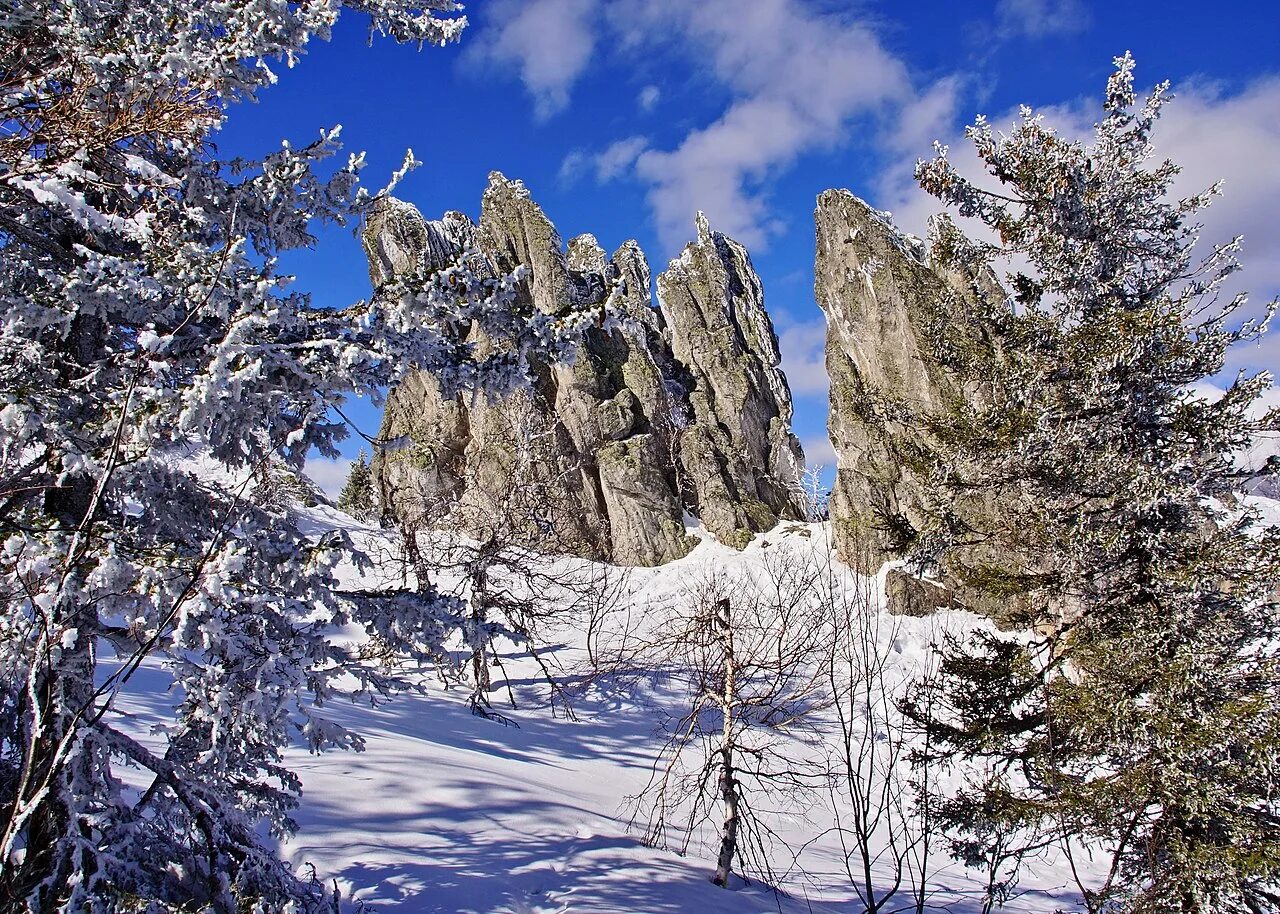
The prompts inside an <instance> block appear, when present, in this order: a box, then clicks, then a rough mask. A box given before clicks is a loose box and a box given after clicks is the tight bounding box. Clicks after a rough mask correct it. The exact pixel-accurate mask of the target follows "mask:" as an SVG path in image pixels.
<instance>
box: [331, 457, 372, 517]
mask: <svg viewBox="0 0 1280 914" xmlns="http://www.w3.org/2000/svg"><path fill="white" fill-rule="evenodd" d="M338 507H339V508H341V509H342V510H343V511H346V512H347V513H348V514H350V515H351V516H352V517H355V518H358V519H360V520H371V519H373V517H374V516H375V514H376V513H377V510H378V505H377V500H376V498H375V497H374V494H373V471H372V470H371V469H370V468H369V458H368V457H367V456H366V455H365V452H364V448H361V449H360V455H359V456H358V457H357V458H356V460H355V462H354V463H352V464H351V471H350V472H349V473H348V474H347V481H346V483H345V484H344V485H343V487H342V492H341V493H339V495H338Z"/></svg>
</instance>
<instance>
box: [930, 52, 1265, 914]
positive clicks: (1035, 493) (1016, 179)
mask: <svg viewBox="0 0 1280 914" xmlns="http://www.w3.org/2000/svg"><path fill="white" fill-rule="evenodd" d="M1167 90H1168V86H1167V84H1166V85H1161V86H1158V87H1156V88H1155V90H1154V91H1153V92H1152V93H1151V95H1150V96H1149V97H1148V98H1147V99H1146V100H1145V103H1144V104H1142V105H1141V106H1140V107H1139V106H1138V104H1137V96H1136V94H1135V92H1134V87H1133V60H1132V58H1131V57H1130V56H1129V55H1125V56H1124V57H1122V58H1118V59H1117V60H1116V70H1115V73H1114V74H1113V75H1112V77H1111V79H1110V81H1109V83H1108V86H1107V94H1106V99H1105V104H1104V107H1103V112H1102V118H1101V120H1100V121H1099V123H1098V124H1097V125H1096V127H1095V134H1094V137H1093V141H1092V143H1090V144H1088V145H1085V144H1081V143H1077V142H1073V141H1071V140H1069V139H1066V138H1064V137H1063V136H1061V135H1059V134H1058V133H1056V132H1055V131H1054V130H1053V129H1052V128H1051V127H1049V126H1048V125H1046V124H1045V123H1044V122H1043V121H1042V120H1041V118H1039V117H1037V116H1036V115H1035V114H1034V113H1033V112H1032V111H1030V110H1029V109H1025V108H1024V109H1023V111H1022V113H1021V119H1020V122H1019V123H1018V124H1017V126H1016V128H1015V129H1014V130H1012V132H1010V133H1009V134H1008V135H1003V134H998V133H996V132H995V131H994V130H993V129H992V128H991V127H990V125H989V124H987V123H986V121H985V120H983V119H981V118H980V119H979V120H978V121H977V123H976V124H975V126H973V127H971V128H969V130H968V136H969V138H970V139H971V140H972V141H973V143H974V145H975V146H976V148H977V151H978V154H979V156H980V158H981V159H982V161H983V163H984V164H985V166H986V169H987V172H988V173H989V174H990V175H992V176H993V177H994V178H995V179H996V180H997V181H998V182H999V185H1000V186H998V187H994V188H986V187H982V186H979V185H978V184H976V183H973V182H971V181H969V180H967V179H966V178H965V177H963V176H962V175H960V174H959V173H958V172H957V171H956V169H955V168H954V167H953V166H952V165H951V163H950V162H949V161H948V160H947V157H946V150H945V148H942V147H939V154H938V156H937V157H936V158H935V159H934V160H932V161H929V162H922V163H921V164H920V165H919V167H918V169H917V177H918V179H919V181H920V183H921V185H922V186H923V187H924V188H925V189H926V190H927V191H929V192H930V193H932V194H933V195H935V196H937V197H938V198H939V199H941V200H942V201H944V202H945V203H947V204H949V205H953V206H955V207H957V208H958V209H959V212H960V214H961V215H962V216H972V217H977V218H978V219H980V220H981V221H982V222H984V223H985V224H986V225H987V226H989V227H990V228H991V229H993V230H994V232H995V234H996V235H998V237H999V239H1000V246H998V247H994V246H992V247H985V246H981V245H965V244H958V245H956V246H955V250H952V251H949V252H944V253H946V254H947V256H951V257H958V258H965V259H967V260H969V261H970V262H971V263H972V262H973V261H975V260H976V261H980V262H982V261H985V262H988V263H990V262H995V260H996V258H998V257H1000V256H1003V255H1007V254H1014V255H1019V256H1020V257H1021V258H1023V260H1024V262H1025V263H1026V264H1027V265H1028V266H1027V268H1026V269H1024V270H1021V271H1019V272H1015V273H1013V274H1012V275H1010V276H1009V285H1010V287H1011V288H1012V289H1013V292H1014V299H1015V303H1016V306H1015V307H1013V308H1008V309H1006V310H1004V311H1003V313H1001V314H1000V315H999V316H998V320H999V324H1000V327H1001V330H1002V336H1001V339H1000V345H999V347H995V348H993V350H992V352H991V353H988V354H987V355H986V356H981V355H979V357H978V358H977V360H976V361H975V362H973V363H972V364H969V365H967V366H964V367H963V371H964V372H966V373H967V376H968V379H969V380H972V381H975V382H978V383H981V384H983V385H984V387H985V388H986V389H987V390H990V391H991V395H990V397H989V399H984V400H983V401H982V402H980V403H973V404H970V405H968V406H965V407H957V408H956V409H955V410H953V411H952V412H950V413H949V414H948V415H945V416H942V415H938V416H929V417H922V421H925V422H927V423H928V424H929V425H930V427H931V429H932V430H933V431H935V432H936V434H937V438H938V440H939V441H940V442H941V444H940V446H939V448H938V450H937V452H936V453H935V454H934V455H933V459H934V468H933V469H934V473H933V478H934V480H935V481H936V491H935V492H934V493H933V495H934V497H935V500H936V505H937V510H936V517H935V523H934V528H933V529H932V530H931V531H930V532H929V538H930V540H931V542H932V543H934V544H941V548H942V549H943V550H946V549H953V550H954V549H958V548H961V547H967V548H972V547H973V546H975V545H981V547H982V550H983V551H982V552H980V553H978V554H986V555H1002V556H1005V557H1010V556H1014V557H1017V560H1018V562H1019V563H1020V564H1019V566H1018V567H1016V568H1010V567H1002V568H999V569H992V568H986V569H984V568H982V567H976V568H971V569H970V571H971V572H972V574H970V575H969V576H968V579H967V580H966V581H965V584H966V586H971V587H976V588H979V589H983V590H985V591H986V593H987V594H988V595H990V596H999V597H1002V598H1004V599H1011V600H1012V599H1016V600H1018V601H1019V602H1020V603H1021V605H1022V606H1023V607H1025V608H1026V609H1027V611H1028V614H1029V616H1030V620H1029V621H1031V622H1033V623H1035V624H1036V628H1035V631H1036V632H1038V633H1039V634H1038V635H1037V636H1035V637H1033V638H1030V639H1028V638H1027V637H1025V636H1012V635H999V636H997V635H983V636H980V637H976V638H974V639H973V640H971V641H968V642H964V643H953V644H950V645H949V647H948V652H947V653H948V656H947V658H946V660H945V662H944V663H943V665H942V673H943V676H942V682H943V683H944V685H943V687H942V688H943V692H942V694H941V695H934V696H933V697H934V698H937V699H938V700H939V704H938V705H935V706H934V708H933V715H932V716H933V718H934V722H933V723H932V725H931V726H932V730H933V734H932V736H933V739H932V742H933V745H935V746H937V747H940V748H941V750H942V751H943V752H944V754H945V755H946V756H947V757H949V758H952V759H966V760H968V761H969V762H970V763H971V764H972V769H971V770H974V771H980V772H981V774H980V775H975V776H974V777H973V778H972V779H971V780H970V782H969V783H968V785H967V786H966V787H965V789H963V790H961V791H960V792H959V793H957V794H956V795H954V796H953V797H952V798H951V799H950V800H949V802H948V804H947V805H946V808H945V810H944V812H945V814H946V818H947V820H948V821H949V824H950V826H951V829H952V836H953V840H954V844H953V847H954V849H955V851H956V853H957V855H958V856H960V857H961V858H963V859H965V860H966V861H967V862H969V863H971V864H973V865H984V866H986V867H988V868H989V869H991V871H992V872H994V871H995V869H992V868H993V867H994V868H996V869H998V868H999V866H1000V865H1002V864H1003V863H1012V864H1016V861H1017V860H1018V858H1019V856H1020V854H1022V853H1024V852H1026V851H1029V850H1031V849H1034V848H1039V847H1043V846H1046V845H1053V846H1056V848H1057V849H1058V851H1059V852H1060V853H1062V854H1065V855H1066V856H1067V858H1068V860H1069V861H1070V863H1071V864H1072V866H1071V870H1072V872H1073V873H1074V874H1075V875H1076V878H1077V881H1078V887H1079V890H1080V893H1081V898H1082V903H1083V905H1084V907H1085V908H1086V909H1087V910H1089V911H1104V910H1116V911H1135V912H1136V911H1141V912H1155V911H1160V912H1165V911H1179V912H1246V911H1248V912H1252V914H1260V912H1264V911H1275V910H1277V909H1280V894H1278V892H1277V889H1278V888H1280V884H1278V881H1277V880H1278V879H1280V817H1278V815H1280V807H1278V805H1277V804H1278V801H1280V781H1278V780H1277V772H1280V701H1277V699H1278V698H1280V666H1278V659H1277V641H1276V639H1275V631H1276V617H1277V613H1276V602H1275V601H1276V594H1277V584H1280V530H1277V529H1276V528H1274V527H1264V526H1263V525H1262V524H1261V521H1260V519H1259V517H1258V516H1257V515H1256V513H1255V512H1253V511H1251V510H1250V509H1249V508H1248V506H1247V504H1245V503H1243V502H1242V500H1241V499H1240V498H1239V497H1238V493H1239V492H1240V491H1241V487H1242V483H1244V482H1246V481H1247V480H1248V478H1249V477H1250V476H1251V475H1257V474H1271V473H1274V472H1275V470H1276V467H1275V465H1274V461H1272V462H1271V463H1270V464H1268V465H1267V466H1265V467H1262V468H1260V469H1259V470H1258V471H1256V473H1251V472H1249V471H1246V470H1244V469H1243V468H1241V467H1240V466H1239V465H1238V464H1237V463H1236V461H1235V460H1234V459H1233V455H1235V454H1237V453H1238V452H1240V450H1241V449H1242V448H1244V447H1245V446H1247V445H1248V444H1249V442H1250V441H1251V440H1253V439H1254V438H1255V436H1257V435H1258V434H1260V433H1262V432H1266V431H1274V430H1275V429H1276V428H1277V425H1278V424H1280V423H1278V419H1280V417H1278V416H1277V415H1276V413H1274V412H1269V413H1262V412H1261V411H1259V410H1258V409H1257V401H1258V399H1259V397H1260V396H1261V395H1262V393H1263V392H1264V391H1265V390H1266V389H1267V387H1268V386H1269V384H1270V377H1269V376H1268V375H1267V374H1266V373H1258V374H1254V375H1251V376H1250V375H1246V374H1243V373H1242V374H1240V375H1238V376H1237V377H1236V378H1235V379H1234V380H1233V381H1232V382H1231V383H1230V385H1229V386H1228V388H1227V390H1226V393H1225V395H1223V396H1222V397H1221V398H1219V399H1216V400H1210V399H1206V398H1204V397H1201V396H1197V395H1195V394H1193V393H1191V392H1190V390H1189V387H1190V385H1192V384H1194V383H1195V382H1197V381H1200V380H1201V379H1204V378H1206V377H1210V376H1214V375H1215V374H1217V373H1218V372H1220V371H1221V370H1222V368H1223V365H1224V362H1225V358H1226V355H1227V353H1228V350H1229V349H1230V347H1231V346H1232V345H1234V344H1235V343H1237V342H1240V341H1242V340H1248V339H1253V338H1255V337H1256V336H1257V335H1258V334H1260V333H1261V332H1262V331H1263V329H1264V328H1265V324H1266V318H1267V317H1269V316H1270V313H1271V310H1272V309H1273V308H1274V303H1273V304H1272V306H1271V308H1268V309H1267V311H1266V316H1265V317H1263V318H1261V319H1255V320H1243V319H1241V317H1240V316H1241V315H1242V314H1243V311H1242V309H1243V308H1244V307H1245V304H1246V299H1245V297H1244V296H1243V295H1236V296H1234V297H1226V296H1225V295H1224V284H1225V282H1226V281H1227V280H1228V278H1229V277H1230V276H1231V275H1232V274H1234V273H1235V272H1236V270H1237V269H1238V268H1239V264H1238V262H1237V260H1236V256H1235V255H1236V252H1237V250H1238V249H1239V247H1240V239H1239V238H1236V239H1233V240H1232V241H1230V242H1228V243H1226V244H1221V245H1218V246H1214V247H1212V248H1210V249H1209V250H1208V252H1207V253H1205V254H1202V255H1198V254H1197V253H1196V252H1195V251H1194V250H1193V248H1194V247H1195V244H1196V242H1197V240H1198V225H1197V223H1196V221H1195V220H1196V214H1197V213H1198V212H1199V211H1200V210H1202V209H1203V208H1204V207H1205V206H1207V205H1208V204H1209V203H1210V201H1211V199H1212V197H1213V196H1214V195H1215V194H1216V192H1217V188H1216V187H1215V188H1212V189H1210V190H1209V191H1206V192H1205V193H1202V194H1197V195H1195V196H1192V197H1188V198H1185V199H1179V198H1177V197H1175V196H1173V195H1172V191H1171V187H1172V182H1173V180H1174V178H1175V176H1176V175H1177V174H1178V171H1179V169H1178V167H1177V166H1176V165H1175V164H1173V163H1170V162H1167V161H1165V162H1162V161H1158V160H1156V159H1155V158H1154V153H1153V148H1152V140H1151V135H1152V131H1153V129H1154V127H1155V125H1156V123H1157V119H1158V117H1159V115H1160V113H1161V110H1162V108H1163V107H1164V105H1165V104H1166V102H1167V101H1168V100H1169V98H1170V96H1169V94H1168V91H1167ZM1224 298H1225V302H1224V301H1223V299H1224ZM975 494H977V495H978V496H979V497H990V496H993V495H994V496H996V502H995V503H996V504H998V506H999V509H998V510H997V511H994V512H987V514H986V515H985V520H983V521H975V518H974V513H973V512H971V511H966V510H965V505H966V502H968V501H970V500H971V499H972V498H973V497H974V496H975ZM984 572H986V573H984ZM922 707H923V701H922V700H918V701H917V702H916V703H915V705H914V710H915V712H916V713H917V715H918V716H919V717H921V718H923V714H922V713H921V712H920V709H921V708H922ZM939 707H940V708H942V709H944V711H943V713H942V714H941V715H939ZM912 709H913V708H912V706H910V705H909V707H908V710H912ZM1084 848H1088V852H1089V854H1090V855H1092V856H1094V857H1095V859H1096V858H1097V856H1098V855H1099V854H1100V855H1101V859H1102V861H1103V866H1102V868H1101V871H1100V872H1098V871H1097V870H1096V869H1095V870H1094V872H1095V873H1098V875H1096V877H1089V876H1087V875H1086V868H1084V867H1080V866H1077V864H1079V863H1081V862H1082V861H1081V854H1082V853H1083V849H1084ZM1009 876H1011V872H1010V873H1007V874H1006V877H1009ZM998 889H999V884H998V881H996V882H993V891H998ZM996 900H997V901H998V900H999V899H996Z"/></svg>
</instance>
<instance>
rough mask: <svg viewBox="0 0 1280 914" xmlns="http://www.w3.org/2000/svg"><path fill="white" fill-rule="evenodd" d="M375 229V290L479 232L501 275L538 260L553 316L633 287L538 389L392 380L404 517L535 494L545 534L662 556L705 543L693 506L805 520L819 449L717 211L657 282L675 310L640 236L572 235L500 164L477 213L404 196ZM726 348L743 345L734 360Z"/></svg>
mask: <svg viewBox="0 0 1280 914" xmlns="http://www.w3.org/2000/svg"><path fill="white" fill-rule="evenodd" d="M363 241H364V246H365V251H366V254H367V255H368V257H369V263H370V276H371V278H372V279H373V281H374V284H375V287H376V286H378V285H381V284H382V283H385V282H387V281H389V280H391V279H393V278H395V277H396V276H400V275H402V274H404V273H405V272H406V271H409V270H424V271H428V272H429V271H430V270H431V269H435V268H437V267H439V266H441V265H443V264H444V263H446V262H447V261H448V259H449V258H451V257H453V256H456V254H457V253H458V251H460V250H461V249H462V248H463V247H464V246H469V245H475V246H477V247H478V248H479V249H480V250H481V251H483V252H484V253H485V254H486V255H487V256H488V257H489V258H490V260H491V261H492V262H493V263H494V266H495V268H496V269H498V270H500V271H504V272H507V271H511V270H514V269H515V268H516V267H517V266H524V267H526V268H528V275H527V276H526V278H525V280H524V281H523V282H522V284H521V288H520V290H519V294H520V296H521V297H522V298H523V300H524V302H525V303H526V304H532V305H533V306H534V307H535V308H537V309H539V310H541V311H543V312H544V313H549V314H557V313H561V312H563V311H566V310H568V309H569V308H571V307H584V306H587V307H589V306H593V305H597V304H601V303H603V302H604V301H605V299H606V298H607V297H608V296H609V295H610V294H611V293H612V291H613V290H615V289H616V290H617V293H618V297H617V299H616V301H617V304H618V308H619V310H620V311H621V312H622V313H623V314H624V315H625V316H626V317H628V318H630V321H629V322H627V326H626V327H625V328H623V329H613V330H610V331H608V332H606V331H605V330H604V329H601V328H592V329H591V330H589V331H588V332H587V334H586V338H585V340H584V342H583V344H582V345H581V346H580V347H579V351H578V354H577V358H576V359H575V361H574V362H573V364H571V365H565V364H556V365H544V366H539V367H538V368H537V370H536V378H535V383H534V385H533V388H532V390H529V391H526V392H521V393H519V394H517V395H514V396H513V397H511V398H508V399H506V400H502V401H496V402H489V401H486V400H485V399H484V398H483V397H472V398H468V399H466V400H464V399H463V398H461V397H454V398H445V397H444V396H442V394H441V390H440V387H439V385H438V384H437V383H436V381H435V379H434V378H432V377H431V376H430V375H426V374H423V373H418V374H415V375H413V376H412V377H410V378H408V379H407V380H406V381H405V382H404V383H403V384H401V385H400V386H399V387H398V388H397V389H395V390H393V391H392V392H391V393H390V395H389V397H388V402H387V407H386V411H385V414H384V419H383V427H382V430H381V434H380V437H381V439H382V441H383V442H384V446H383V447H382V448H381V449H380V452H379V453H378V454H377V455H376V456H375V458H374V475H375V478H376V480H377V482H378V485H379V487H380V494H381V497H382V504H383V505H384V507H385V508H386V509H387V511H388V512H389V513H390V514H391V515H392V516H393V517H394V518H395V519H397V520H398V521H400V522H402V523H410V524H414V525H426V526H429V525H434V524H437V523H443V522H449V521H452V522H455V523H460V524H461V525H462V526H463V527H465V526H466V518H467V517H468V516H475V514H476V512H481V513H483V512H485V511H499V510H505V508H504V505H507V506H512V505H514V504H515V501H519V510H520V512H522V513H523V514H527V515H529V516H530V517H532V518H534V522H533V523H532V526H531V527H530V528H529V530H528V531H527V536H526V537H525V538H526V539H527V540H528V541H529V545H532V546H537V547H542V548H546V549H548V550H551V551H563V552H571V553H574V554H578V555H583V556H587V557H591V558H601V559H607V560H610V561H613V562H616V563H618V564H625V565H657V564H662V563H664V562H667V561H671V560H673V559H676V558H679V557H680V556H682V555H684V554H685V553H687V552H688V551H689V549H690V548H692V546H693V545H694V542H695V541H694V540H693V539H692V538H691V537H688V536H687V535H686V533H685V529H684V523H683V513H684V511H685V510H686V509H689V510H691V511H693V512H694V513H696V514H699V516H700V517H701V519H702V520H703V522H704V523H705V524H706V526H707V527H708V529H710V530H711V531H712V532H714V533H716V534H717V535H719V536H720V537H721V538H722V539H725V540H726V541H728V542H734V543H741V542H742V541H743V540H744V538H749V536H750V533H752V532H754V531H759V530H765V529H768V528H769V527H771V526H773V524H774V523H776V522H777V520H778V519H779V518H780V517H791V518H794V517H798V516H799V514H800V510H801V509H800V503H799V500H798V498H797V495H796V492H797V488H798V487H797V483H798V469H799V467H800V466H801V465H802V463H803V461H802V458H801V456H800V452H799V446H798V444H797V443H796V441H795V438H794V436H793V435H791V432H790V419H791V400H790V395H789V392H788V391H787V386H786V381H785V380H784V379H783V378H782V375H781V373H780V372H779V371H778V369H777V364H778V354H777V341H776V338H775V337H774V335H773V330H772V326H771V325H770V324H769V319H768V316H767V315H766V314H765V312H764V310H763V300H762V296H761V293H760V283H759V279H758V278H757V277H756V275H755V273H754V271H753V270H752V269H751V265H750V259H749V258H748V257H747V254H746V251H745V250H743V249H742V248H741V246H740V245H737V244H736V243H735V242H732V241H730V240H729V239H727V238H724V236H722V235H713V234H712V233H711V232H710V231H709V229H706V228H705V220H704V221H703V223H702V234H701V235H700V238H699V241H698V242H697V243H695V244H693V245H690V247H689V248H688V249H686V251H685V254H684V255H682V256H681V258H679V259H678V260H676V261H673V262H672V266H671V269H669V270H668V271H667V273H664V274H663V276H661V277H659V287H660V288H665V289H670V290H671V291H670V293H669V294H668V295H664V297H663V307H664V309H666V310H667V313H665V314H664V313H663V311H660V310H658V309H655V308H654V306H653V302H652V300H651V296H650V288H649V287H650V272H649V265H648V263H647V261H646V260H645V257H644V254H643V252H642V251H641V250H640V247H639V245H637V244H636V243H635V242H634V241H628V242H626V243H625V244H623V245H622V246H621V247H620V248H619V249H618V250H617V251H616V252H614V254H613V255H612V256H611V257H609V256H606V254H605V251H604V249H603V248H602V247H601V246H600V244H599V242H598V241H597V240H596V239H595V238H594V237H593V236H591V235H582V236H579V237H577V238H574V239H573V240H571V241H570V242H569V245H568V247H567V250H566V248H565V246H564V245H563V244H562V242H561V240H560V236H559V234H558V233H557V232H556V230H555V227H554V226H553V225H552V224H551V222H550V221H549V220H548V219H547V217H546V216H545V214H544V213H543V212H542V210H541V209H540V208H539V207H538V205H537V204H536V203H534V202H533V200H532V198H531V197H530V195H529V193H528V191H527V190H526V189H525V187H524V185H523V184H522V183H520V182H519V181H509V180H507V179H506V178H505V177H503V176H502V175H501V174H498V173H496V172H495V173H494V174H492V175H490V180H489V187H488V188H487V189H486V191H485V193H484V198H483V203H482V209H481V216H480V221H479V225H474V224H473V223H471V221H470V220H469V219H467V218H466V217H465V216H461V215H460V214H456V213H449V214H447V215H446V216H445V217H444V218H443V219H442V220H439V221H428V220H424V219H423V218H422V217H421V215H419V214H418V212H417V210H416V209H414V208H413V207H412V206H411V205H409V204H406V203H403V202H401V201H398V200H386V201H381V202H380V203H379V205H378V207H377V208H376V209H375V210H374V212H373V213H372V214H371V215H370V217H369V222H368V226H367V227H366V229H365V231H364V233H363ZM668 298H670V299H671V302H672V304H671V305H670V306H668V305H667V299H668ZM693 340H698V341H699V342H697V343H696V344H693V343H691V341H693ZM495 345H501V343H500V341H495ZM712 345H724V346H726V347H728V351H727V353H726V354H725V355H724V356H723V357H717V356H715V355H714V354H712V353H710V352H709V351H707V349H708V347H709V346H712ZM695 350H696V351H695ZM517 490H519V492H520V493H523V494H521V495H520V497H519V498H516V497H515V496H514V495H512V493H514V492H516V491H517ZM530 493H532V495H531V494H530ZM533 496H536V498H535V500H536V502H537V504H530V503H528V498H529V497H533ZM504 499H505V500H504ZM513 499H514V501H513Z"/></svg>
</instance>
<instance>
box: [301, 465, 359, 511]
mask: <svg viewBox="0 0 1280 914" xmlns="http://www.w3.org/2000/svg"><path fill="white" fill-rule="evenodd" d="M302 471H303V472H304V473H305V474H306V475H307V476H308V477H310V479H311V481H312V482H314V483H315V484H316V485H318V486H319V487H320V490H321V491H322V492H324V494H325V495H328V496H329V497H330V498H332V499H335V500H336V499H337V497H338V495H339V494H340V493H341V492H342V487H343V486H344V485H346V482H347V476H349V475H350V474H351V461H350V460H348V459H346V458H345V457H338V458H336V459H331V458H329V457H316V456H314V455H313V456H311V457H308V458H307V463H306V466H304V467H303V469H302Z"/></svg>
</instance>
